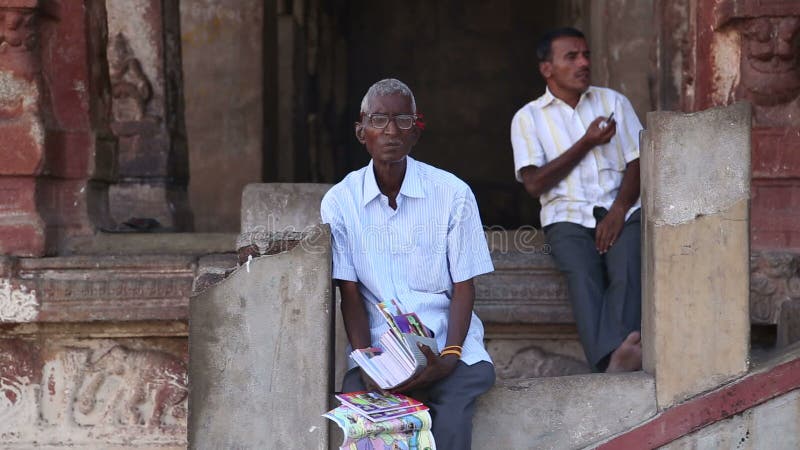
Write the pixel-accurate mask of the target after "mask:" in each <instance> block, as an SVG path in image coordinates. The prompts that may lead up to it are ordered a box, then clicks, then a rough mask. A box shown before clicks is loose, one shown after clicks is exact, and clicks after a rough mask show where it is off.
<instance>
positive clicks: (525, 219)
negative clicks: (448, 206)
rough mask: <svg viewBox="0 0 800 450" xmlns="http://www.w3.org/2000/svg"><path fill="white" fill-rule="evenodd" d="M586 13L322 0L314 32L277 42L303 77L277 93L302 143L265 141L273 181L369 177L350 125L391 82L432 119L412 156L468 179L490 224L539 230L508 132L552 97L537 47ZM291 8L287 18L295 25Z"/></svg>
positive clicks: (473, 1) (512, 3) (560, 5)
mask: <svg viewBox="0 0 800 450" xmlns="http://www.w3.org/2000/svg"><path fill="white" fill-rule="evenodd" d="M311 3H314V2H311ZM584 4H585V2H583V1H580V0H569V1H559V2H550V1H531V0H498V1H491V2H485V1H479V0H439V1H429V0H406V1H403V2H382V1H374V0H373V1H364V0H353V1H340V0H331V1H324V0H323V1H320V3H318V4H317V8H318V9H316V10H313V9H312V10H310V11H309V10H308V9H307V10H306V11H305V12H304V13H303V14H304V17H305V20H304V25H303V27H305V30H297V29H295V31H291V32H292V33H294V37H293V38H292V39H287V38H286V36H285V35H281V37H280V38H279V39H278V40H277V42H287V41H291V42H293V43H294V48H288V49H287V48H279V49H278V55H277V57H278V58H277V59H278V64H276V65H275V66H276V67H279V68H278V69H276V70H282V69H280V67H291V68H292V69H291V70H293V71H294V72H293V73H294V74H295V76H294V77H293V78H292V80H291V84H290V85H288V86H289V88H288V89H287V88H282V86H281V85H280V83H279V85H278V86H276V88H277V89H276V90H275V91H274V92H277V93H278V94H277V95H278V97H279V99H278V100H277V101H276V102H277V104H283V105H287V104H289V103H292V104H294V105H295V106H294V107H293V109H290V110H287V109H284V110H280V108H275V109H273V111H277V112H276V120H277V122H278V123H283V124H285V125H283V126H287V127H288V126H291V127H293V128H294V134H293V136H294V137H293V138H291V142H281V141H280V139H274V140H272V142H271V143H270V141H269V139H267V149H265V158H264V160H265V164H267V166H265V169H266V170H265V179H266V180H267V181H272V180H273V179H275V180H283V181H297V182H302V181H315V182H337V181H339V180H341V179H342V178H343V177H344V176H345V175H346V174H347V173H348V172H350V171H352V170H355V169H358V168H360V167H363V166H364V165H365V164H366V163H367V162H368V155H367V153H366V151H365V150H364V149H363V148H362V147H361V146H360V144H359V143H358V142H357V141H356V140H355V137H354V136H353V122H354V121H355V120H357V118H358V113H359V106H360V103H361V98H362V96H363V95H364V93H365V92H366V90H367V89H368V88H369V86H370V85H371V84H372V83H374V82H375V81H377V80H380V79H382V78H388V77H393V78H398V79H400V80H402V81H404V82H406V83H407V84H408V85H409V86H410V87H411V89H412V90H413V91H414V93H415V95H416V99H417V105H418V109H419V111H420V112H423V113H424V114H425V122H426V125H427V127H426V130H425V132H424V134H423V137H422V139H421V141H420V143H419V144H418V145H417V147H416V148H415V150H414V153H413V154H412V156H414V157H415V158H417V159H419V160H421V161H424V162H427V163H430V164H432V165H434V166H437V167H439V168H442V169H445V170H447V171H450V172H452V173H454V174H455V175H457V176H458V177H459V178H461V179H462V180H464V181H466V182H467V183H468V184H469V185H470V186H471V187H472V189H473V191H474V193H475V196H476V198H477V199H478V204H479V207H480V209H481V216H482V219H483V223H484V224H485V225H489V226H495V225H497V226H503V227H506V228H517V227H520V226H522V225H534V226H538V225H539V218H538V210H539V205H538V202H537V201H536V200H534V199H532V198H530V196H529V195H528V194H527V193H526V192H525V191H524V189H523V188H522V186H521V184H519V183H517V182H516V180H515V179H514V170H513V169H514V166H513V157H512V152H511V145H510V140H509V125H510V121H511V118H512V116H513V115H514V113H515V112H516V111H517V110H518V109H519V108H520V107H522V106H523V105H524V104H525V103H527V102H529V101H531V100H533V99H535V98H537V97H538V96H540V95H541V94H542V93H543V92H544V82H543V81H542V79H541V78H540V76H539V74H538V68H537V62H536V58H535V54H534V48H535V44H536V41H537V40H538V38H539V37H540V36H541V34H542V33H543V32H544V31H545V30H547V29H550V28H553V27H556V26H562V25H565V24H574V23H576V22H578V21H580V20H582V19H583V18H584V17H583V11H582V10H583V9H584V8H583V7H582V6H581V5H584ZM284 5H286V6H285V7H284V10H283V11H284V14H285V15H294V16H295V17H296V16H297V13H298V11H296V10H292V9H291V7H290V3H285V4H284ZM279 9H280V8H279ZM278 20H279V22H280V20H281V19H280V12H279V19H278ZM278 28H279V29H280V28H281V27H280V26H279V27H278ZM282 55H283V56H282ZM287 58H288V59H289V60H290V62H289V63H287ZM267 60H269V59H267ZM298 75H299V76H298ZM275 79H276V80H278V79H287V77H286V76H285V74H284V75H283V76H282V78H281V76H277V75H276V76H275ZM268 91H269V90H268ZM280 98H283V101H281V100H280ZM267 106H268V109H269V105H267ZM267 116H269V114H267ZM298 118H301V119H300V120H298ZM305 118H307V120H306V119H305ZM268 120H269V117H268ZM279 127H280V126H279ZM280 134H281V133H280V130H278V132H277V133H275V135H276V136H278V135H280ZM284 134H286V133H284ZM270 144H272V145H270ZM278 149H279V150H278ZM270 152H272V153H273V154H272V155H270ZM287 158H291V164H290V166H292V167H294V168H295V169H294V173H293V174H281V173H280V169H279V167H280V165H279V164H278V165H276V164H275V163H274V162H275V161H279V162H280V161H281V160H283V161H286V159H287ZM270 171H272V172H271V174H270ZM276 171H277V172H276Z"/></svg>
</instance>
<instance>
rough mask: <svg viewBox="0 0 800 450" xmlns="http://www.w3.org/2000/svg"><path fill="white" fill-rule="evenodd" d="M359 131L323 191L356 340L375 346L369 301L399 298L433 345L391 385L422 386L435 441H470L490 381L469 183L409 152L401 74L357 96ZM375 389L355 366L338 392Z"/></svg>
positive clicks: (378, 330) (411, 111) (410, 113)
mask: <svg viewBox="0 0 800 450" xmlns="http://www.w3.org/2000/svg"><path fill="white" fill-rule="evenodd" d="M355 133H356V138H357V139H358V141H359V142H361V143H362V144H364V146H365V147H366V149H367V152H369V154H370V156H371V157H372V159H371V161H370V163H369V165H367V166H366V167H364V168H362V169H360V170H356V171H354V172H352V173H350V174H349V175H347V176H346V177H345V178H344V180H342V181H341V182H340V183H338V184H337V185H335V186H334V187H333V188H331V190H330V191H328V192H327V193H326V194H325V197H324V198H323V199H322V205H321V215H322V221H323V222H325V223H328V224H330V226H331V234H332V238H333V277H334V279H336V280H337V282H338V285H339V290H340V292H341V296H342V318H343V319H344V325H345V330H346V331H347V337H348V340H349V341H350V345H351V346H352V347H353V348H365V347H371V346H376V345H377V344H378V341H379V338H380V336H381V334H383V333H384V332H385V331H386V330H387V328H388V326H387V324H386V321H385V320H384V319H383V317H382V316H381V314H380V313H379V312H378V310H377V308H376V307H375V305H376V304H377V303H379V302H382V301H388V300H396V301H397V302H398V303H399V304H400V306H401V307H402V309H403V310H405V311H406V312H415V313H417V315H418V316H419V318H420V320H422V322H423V323H424V324H425V325H426V326H427V327H428V328H429V329H430V330H432V331H433V333H434V337H435V339H436V344H437V345H438V347H439V349H443V351H442V353H441V355H436V354H434V353H433V352H432V351H431V350H430V349H429V348H428V347H425V346H421V349H422V351H423V352H424V353H425V355H426V357H427V360H428V361H427V366H426V367H425V369H424V370H423V371H422V372H421V373H419V374H418V375H417V376H416V377H415V378H413V379H411V380H410V381H409V382H407V383H405V384H404V385H402V386H399V387H398V388H397V389H396V390H397V391H399V392H409V393H411V395H412V396H415V397H417V396H419V394H421V395H423V397H422V398H420V399H421V400H423V401H424V402H425V403H426V404H427V405H428V407H430V411H431V417H432V419H433V429H432V431H433V435H434V438H435V439H436V447H437V448H439V449H453V450H464V449H469V448H470V446H471V439H472V414H473V411H474V407H475V399H476V398H477V397H478V396H479V395H480V394H482V393H484V392H486V391H487V390H488V389H489V388H490V387H491V386H492V384H494V378H495V375H494V366H493V365H492V362H491V358H490V357H489V354H488V353H487V352H486V349H485V348H484V345H483V324H481V321H480V319H478V317H477V316H476V315H475V313H474V312H473V311H472V305H473V303H474V300H475V288H474V285H473V282H472V279H473V278H474V277H476V276H478V275H481V274H484V273H487V272H491V271H492V270H494V267H493V266H492V260H491V258H490V256H489V249H488V246H487V243H486V238H485V236H484V234H483V227H482V226H481V220H480V215H479V214H478V206H477V203H476V202H475V196H474V195H473V194H472V191H471V190H470V188H469V186H467V184H466V183H464V182H463V181H461V180H459V179H458V178H456V177H455V176H453V175H452V174H450V173H448V172H445V171H443V170H440V169H437V168H435V167H432V166H429V165H427V164H424V163H422V162H419V161H416V160H415V159H413V158H411V157H410V156H408V154H409V153H410V152H411V149H412V147H413V146H414V145H415V144H416V143H417V140H418V139H419V137H420V135H421V133H422V127H421V126H420V124H419V122H418V117H417V107H416V103H415V101H414V95H413V94H412V93H411V90H410V89H409V88H408V86H406V85H405V84H404V83H402V82H400V81H398V80H395V79H387V80H381V81H379V82H377V83H375V84H374V85H372V87H370V88H369V90H368V91H367V94H366V95H365V96H364V100H363V101H362V103H361V119H360V120H359V121H358V122H356V123H355ZM366 387H374V385H373V383H372V382H371V380H369V379H368V377H366V376H365V375H364V374H363V373H361V372H360V370H359V369H357V368H354V369H351V370H350V371H348V372H347V374H346V375H345V379H344V383H343V386H342V390H343V391H345V392H352V391H359V390H364V389H365V388H366Z"/></svg>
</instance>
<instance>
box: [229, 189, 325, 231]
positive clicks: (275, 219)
mask: <svg viewBox="0 0 800 450" xmlns="http://www.w3.org/2000/svg"><path fill="white" fill-rule="evenodd" d="M332 186H333V185H332V184H322V183H319V184H317V183H253V184H248V185H247V186H245V188H244V191H243V192H242V232H247V231H266V232H268V233H273V232H279V231H303V230H304V229H305V228H306V227H309V226H314V225H317V224H319V223H322V219H321V218H320V215H319V204H320V202H322V197H323V196H324V195H325V193H326V192H328V189H330V188H331V187H332Z"/></svg>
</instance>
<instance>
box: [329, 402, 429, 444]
mask: <svg viewBox="0 0 800 450" xmlns="http://www.w3.org/2000/svg"><path fill="white" fill-rule="evenodd" d="M340 396H344V398H346V399H347V400H349V401H348V402H347V403H350V401H352V402H355V403H356V404H359V403H366V405H364V404H361V405H360V406H362V407H366V408H367V409H368V410H371V411H373V413H376V411H383V412H384V413H391V412H392V411H397V410H396V409H395V410H393V409H391V408H398V407H399V408H424V409H420V410H418V411H414V412H412V413H410V414H404V415H403V416H401V417H392V418H385V419H381V420H379V421H373V420H372V419H368V418H367V416H366V415H365V414H363V413H361V412H357V410H356V409H353V408H352V407H351V406H348V404H347V403H345V401H344V400H342V397H340ZM337 398H339V399H340V400H341V401H342V405H341V406H339V407H337V408H335V409H333V410H331V411H328V412H327V413H326V414H323V417H326V418H328V419H330V420H332V421H333V422H335V423H336V424H337V425H339V428H341V429H342V433H343V434H344V438H343V440H342V445H341V446H340V447H339V449H340V450H362V449H366V448H375V449H379V448H385V449H394V448H401V449H409V450H436V443H435V441H434V439H433V433H432V432H431V424H432V422H431V415H430V413H428V410H427V409H428V408H427V407H425V406H424V405H421V404H419V402H417V401H416V400H414V399H412V398H410V397H405V396H402V395H400V394H382V393H379V392H371V393H367V392H355V393H351V394H339V395H337ZM417 404H419V405H418V406H409V405H417ZM387 408H389V409H387Z"/></svg>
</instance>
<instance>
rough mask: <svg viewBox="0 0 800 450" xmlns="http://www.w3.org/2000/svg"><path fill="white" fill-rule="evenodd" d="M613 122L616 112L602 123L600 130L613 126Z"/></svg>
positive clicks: (612, 112)
mask: <svg viewBox="0 0 800 450" xmlns="http://www.w3.org/2000/svg"><path fill="white" fill-rule="evenodd" d="M612 120H614V111H611V114H610V115H609V116H608V118H607V119H606V120H604V121H602V122H600V128H601V129H602V128H605V127H607V126H608V125H609V124H611V121H612Z"/></svg>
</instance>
